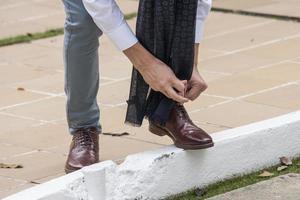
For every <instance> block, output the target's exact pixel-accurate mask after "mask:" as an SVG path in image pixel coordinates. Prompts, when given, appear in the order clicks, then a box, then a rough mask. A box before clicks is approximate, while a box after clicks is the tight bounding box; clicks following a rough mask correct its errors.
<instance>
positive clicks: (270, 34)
mask: <svg viewBox="0 0 300 200" xmlns="http://www.w3.org/2000/svg"><path fill="white" fill-rule="evenodd" d="M267 22H268V23H265V24H261V26H258V27H252V28H248V29H245V30H239V31H235V32H231V33H228V34H223V35H220V36H219V37H214V38H208V39H206V40H205V43H206V45H207V46H209V47H210V48H212V49H216V50H220V51H229V52H230V51H234V50H236V49H241V48H247V47H251V46H254V45H260V44H261V43H264V42H268V41H273V40H276V39H278V38H284V37H288V36H291V35H295V34H299V32H300V25H299V24H298V23H294V22H283V21H267ZM278 27H282V28H281V29H278ZM208 37H209V36H208Z"/></svg>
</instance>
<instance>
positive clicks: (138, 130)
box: [116, 120, 228, 145]
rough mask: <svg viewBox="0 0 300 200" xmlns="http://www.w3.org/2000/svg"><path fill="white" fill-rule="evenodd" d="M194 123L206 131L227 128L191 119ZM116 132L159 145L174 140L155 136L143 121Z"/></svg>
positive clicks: (170, 143) (210, 131)
mask: <svg viewBox="0 0 300 200" xmlns="http://www.w3.org/2000/svg"><path fill="white" fill-rule="evenodd" d="M193 121H194V123H195V124H196V125H198V126H199V127H200V128H202V129H203V130H205V131H207V132H208V133H215V132H218V131H222V130H226V129H228V128H227V127H225V126H221V125H213V124H207V123H199V122H197V121H195V120H193ZM116 132H117V133H122V132H127V133H129V134H130V135H128V136H125V137H126V138H132V139H135V140H138V141H145V142H149V143H154V144H160V145H172V144H174V142H173V141H172V139H171V138H170V137H168V136H163V137H161V136H157V135H155V134H153V133H151V132H150V131H149V130H148V123H147V122H145V123H144V125H143V126H142V127H130V126H127V127H125V128H123V129H120V130H119V132H118V131H116Z"/></svg>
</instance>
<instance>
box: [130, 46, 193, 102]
mask: <svg viewBox="0 0 300 200" xmlns="http://www.w3.org/2000/svg"><path fill="white" fill-rule="evenodd" d="M124 54H125V55H126V56H127V57H128V58H129V60H130V61H131V62H132V64H133V66H134V67H135V68H136V69H137V70H138V71H139V72H140V73H141V74H142V76H143V78H144V80H145V81H146V83H148V84H149V86H150V87H151V88H152V89H153V90H155V91H159V92H161V93H163V94H164V95H165V96H167V97H169V98H170V99H173V100H174V101H177V102H179V103H185V102H188V99H187V98H186V97H184V94H185V90H186V84H187V81H181V80H179V79H177V77H176V76H175V74H174V73H173V71H172V70H171V69H170V68H169V67H168V66H167V65H166V64H165V63H163V62H162V61H160V60H159V59H157V58H155V57H154V56H153V55H152V54H151V53H150V52H148V51H147V50H146V49H145V48H144V47H143V46H142V45H141V44H139V43H136V44H135V45H133V46H132V47H130V48H128V49H126V50H125V51H124Z"/></svg>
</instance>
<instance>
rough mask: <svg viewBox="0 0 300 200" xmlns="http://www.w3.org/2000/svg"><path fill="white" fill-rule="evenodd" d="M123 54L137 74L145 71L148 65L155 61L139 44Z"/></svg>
mask: <svg viewBox="0 0 300 200" xmlns="http://www.w3.org/2000/svg"><path fill="white" fill-rule="evenodd" d="M123 52H124V54H125V55H126V56H127V57H128V59H129V60H130V61H131V63H132V64H133V66H134V67H135V68H136V69H137V70H138V71H139V72H141V71H143V70H146V69H147V67H148V66H149V64H150V63H151V62H154V60H155V57H154V56H153V55H152V54H151V53H149V52H148V51H147V50H146V49H145V48H144V47H143V46H142V45H141V44H140V43H136V44H135V45H133V46H132V47H130V48H128V49H126V50H124V51H123Z"/></svg>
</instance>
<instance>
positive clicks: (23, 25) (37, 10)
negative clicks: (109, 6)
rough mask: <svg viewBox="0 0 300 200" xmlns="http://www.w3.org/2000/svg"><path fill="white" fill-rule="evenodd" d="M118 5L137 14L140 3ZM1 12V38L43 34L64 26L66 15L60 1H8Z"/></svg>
mask: <svg viewBox="0 0 300 200" xmlns="http://www.w3.org/2000/svg"><path fill="white" fill-rule="evenodd" d="M117 3H118V5H119V6H120V8H121V10H122V11H123V12H124V13H125V14H126V13H132V12H135V11H136V10H137V7H138V1H133V0H118V1H117ZM0 11H1V12H0V29H1V33H0V37H8V36H15V35H18V34H26V33H33V32H42V31H46V30H48V29H51V28H60V27H63V25H64V19H65V13H64V8H63V3H62V2H61V1H59V0H53V1H47V0H38V1H37V0H28V1H26V2H15V1H8V2H5V4H4V3H3V4H2V3H1V6H0ZM20 15H21V16H22V18H20Z"/></svg>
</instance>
